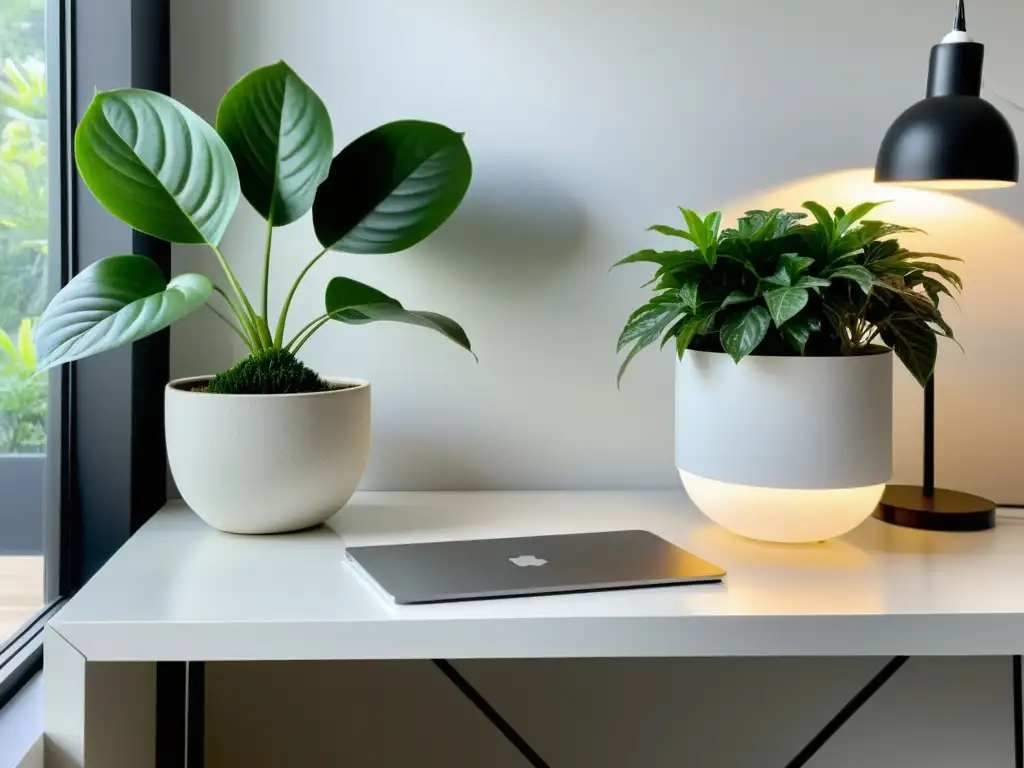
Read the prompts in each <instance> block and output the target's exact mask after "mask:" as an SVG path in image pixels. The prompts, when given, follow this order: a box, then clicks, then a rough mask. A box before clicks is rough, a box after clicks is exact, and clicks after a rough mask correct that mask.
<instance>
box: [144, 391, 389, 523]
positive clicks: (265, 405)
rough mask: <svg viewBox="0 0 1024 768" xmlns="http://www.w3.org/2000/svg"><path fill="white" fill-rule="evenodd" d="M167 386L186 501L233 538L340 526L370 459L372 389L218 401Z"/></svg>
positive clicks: (174, 461)
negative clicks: (338, 519) (332, 521)
mask: <svg viewBox="0 0 1024 768" xmlns="http://www.w3.org/2000/svg"><path fill="white" fill-rule="evenodd" d="M206 380H208V377H201V378H198V379H181V380H179V381H172V382H171V383H170V384H168V385H167V390H166V397H165V400H164V403H165V405H164V413H165V421H166V425H165V431H166V433H167V459H168V461H169V463H170V465H171V474H172V475H174V482H175V484H176V485H177V486H178V490H179V491H180V492H181V497H182V498H183V499H184V500H185V501H186V503H188V505H189V506H190V507H191V508H192V510H193V511H194V512H195V513H196V514H197V515H199V517H201V518H202V519H203V520H204V521H206V522H207V523H208V524H209V525H212V526H213V527H214V528H218V529H220V530H222V531H227V532H228V533H283V532H285V531H297V530H301V529H303V528H309V527H310V526H313V525H317V524H319V523H322V522H324V521H325V520H327V519H328V518H330V517H332V516H334V515H335V514H336V513H337V512H338V511H339V510H340V509H341V508H342V507H343V506H345V504H346V503H348V500H349V498H350V497H351V496H352V494H353V492H355V490H356V487H357V486H358V485H359V480H360V479H361V478H362V476H363V470H364V469H365V468H366V461H367V459H368V458H369V455H370V385H369V384H368V383H367V382H365V381H348V380H343V379H329V381H331V382H332V383H335V384H347V385H350V386H348V387H346V388H344V389H335V390H332V391H330V392H316V393H310V394H301V395H211V394H208V393H205V392H192V391H190V389H189V387H190V385H194V384H196V383H202V382H204V381H206Z"/></svg>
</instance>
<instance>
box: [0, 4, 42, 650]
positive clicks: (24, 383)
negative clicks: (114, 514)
mask: <svg viewBox="0 0 1024 768" xmlns="http://www.w3.org/2000/svg"><path fill="white" fill-rule="evenodd" d="M44 11H45V8H44V0H0V646H2V645H3V643H4V641H5V640H6V639H8V638H9V637H10V636H11V635H12V634H13V633H14V632H15V631H16V630H17V629H18V628H19V627H20V626H21V625H22V624H23V623H24V622H25V621H27V620H28V619H30V618H31V617H32V616H33V615H34V614H35V613H37V612H38V611H39V610H40V609H41V608H42V606H43V600H44V577H43V571H44V563H43V510H44V498H43V497H44V487H45V478H46V468H45V462H46V409H47V399H48V392H49V384H48V381H47V378H48V377H47V376H46V375H42V376H35V347H34V345H33V342H32V335H33V329H34V326H35V323H36V322H37V321H38V318H39V315H40V314H41V313H42V311H43V308H44V307H45V305H46V301H47V299H48V298H49V297H48V278H47V270H48V262H49V250H48V247H47V240H48V235H49V223H48V202H47V180H48V177H47V124H46V113H47V98H46V67H45V54H44V48H45V33H46V29H45V13H44Z"/></svg>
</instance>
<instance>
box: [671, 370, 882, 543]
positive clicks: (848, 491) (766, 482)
mask: <svg viewBox="0 0 1024 768" xmlns="http://www.w3.org/2000/svg"><path fill="white" fill-rule="evenodd" d="M892 358H893V356H892V353H891V352H885V353H878V354H871V355H860V356H856V357H759V356H750V357H747V358H744V359H743V360H742V361H741V362H740V363H739V364H738V365H737V364H736V363H734V362H733V361H732V359H731V358H730V357H729V356H728V355H725V354H721V353H714V352H695V351H692V350H690V351H687V352H686V354H685V355H683V359H682V360H680V361H679V364H678V366H677V368H676V467H678V469H679V475H680V477H681V478H682V480H683V485H684V486H685V487H686V491H687V493H688V494H689V496H690V499H691V500H692V501H693V503H694V504H696V505H697V507H698V508H699V509H700V510H701V511H702V512H703V513H704V514H705V515H707V516H708V517H709V518H711V519H712V520H714V521H715V522H716V523H718V524H719V525H721V526H723V527H724V528H727V529H728V530H730V531H732V532H733V533H738V534H740V535H742V536H747V537H749V538H752V539H761V540H764V541H778V542H791V543H795V542H810V541H823V540H825V539H829V538H832V537H835V536H840V535H842V534H844V533H846V532H847V531H850V530H852V529H853V528H855V527H856V526H858V525H859V524H860V523H862V522H863V521H864V520H865V519H866V518H867V517H868V516H869V515H870V514H871V513H872V511H873V510H874V509H875V507H876V506H877V504H878V502H879V500H880V499H881V497H882V491H883V490H884V488H885V483H887V482H888V481H889V479H890V477H891V475H892Z"/></svg>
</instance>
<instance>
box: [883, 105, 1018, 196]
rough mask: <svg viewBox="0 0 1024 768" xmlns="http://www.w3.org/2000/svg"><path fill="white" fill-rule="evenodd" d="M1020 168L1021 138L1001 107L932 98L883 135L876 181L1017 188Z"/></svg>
mask: <svg viewBox="0 0 1024 768" xmlns="http://www.w3.org/2000/svg"><path fill="white" fill-rule="evenodd" d="M1018 164H1019V163H1018V158H1017V140H1016V139H1015V138H1014V135H1013V129H1012V128H1011V127H1010V124H1009V122H1007V120H1006V118H1005V117H1003V115H1002V114H1001V113H1000V112H999V110H998V109H996V108H995V107H993V106H992V105H991V104H989V103H988V102H987V101H985V100H984V99H982V98H980V97H978V96H959V95H956V96H931V97H929V98H927V99H924V100H922V101H919V102H917V104H914V106H912V107H911V108H910V109H908V110H907V111H906V112H904V113H903V114H902V115H900V116H899V117H898V118H896V122H894V123H893V124H892V127H891V128H889V131H888V132H887V133H886V134H885V138H884V139H882V146H881V148H880V149H879V151H878V162H877V163H876V164H875V181H879V182H890V183H905V184H913V183H914V182H928V181H945V180H948V181H964V182H970V181H978V182H985V181H989V182H996V183H1000V182H1001V183H1006V184H1013V183H1015V182H1016V181H1017V177H1018Z"/></svg>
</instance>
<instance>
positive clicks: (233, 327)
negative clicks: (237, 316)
mask: <svg viewBox="0 0 1024 768" xmlns="http://www.w3.org/2000/svg"><path fill="white" fill-rule="evenodd" d="M204 306H205V307H206V308H207V309H208V310H210V311H211V312H213V314H215V315H216V316H217V317H219V318H220V319H221V320H223V321H224V322H225V323H226V324H227V326H228V328H230V329H231V330H232V331H234V332H235V333H237V334H238V337H239V338H240V339H241V340H242V341H244V342H245V346H247V347H248V348H249V351H250V352H255V351H256V350H255V349H253V346H252V342H251V341H250V340H249V338H248V337H247V336H246V335H245V333H243V331H242V329H241V328H239V327H238V326H237V325H235V324H234V323H233V322H231V318H230V317H228V316H227V315H225V314H224V313H223V312H221V311H220V310H219V309H217V308H216V307H214V306H213V305H212V304H205V305H204Z"/></svg>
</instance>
